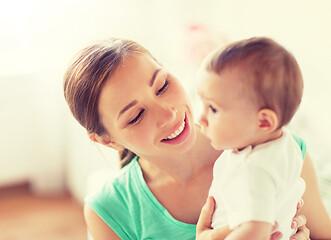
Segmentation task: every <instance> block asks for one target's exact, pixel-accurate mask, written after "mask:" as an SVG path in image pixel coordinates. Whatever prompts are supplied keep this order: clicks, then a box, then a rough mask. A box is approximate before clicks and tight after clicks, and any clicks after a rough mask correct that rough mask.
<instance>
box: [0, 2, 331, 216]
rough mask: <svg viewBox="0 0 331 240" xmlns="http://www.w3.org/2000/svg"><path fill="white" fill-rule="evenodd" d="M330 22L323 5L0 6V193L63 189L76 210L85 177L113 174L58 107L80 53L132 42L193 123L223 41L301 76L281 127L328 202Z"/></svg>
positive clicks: (108, 161)
mask: <svg viewBox="0 0 331 240" xmlns="http://www.w3.org/2000/svg"><path fill="white" fill-rule="evenodd" d="M330 12H331V1H329V0H316V1H299V0H293V1H286V0H279V1H257V0H252V1H245V0H231V1H230V0H218V1H216V0H209V1H194V0H181V1H175V0H167V1H161V0H139V1H135V0H121V1H115V0H96V1H88V0H58V1H42V0H17V1H1V6H0V27H1V28H0V29H1V31H0V53H1V54H0V111H1V118H0V127H1V138H0V148H1V150H0V187H1V186H7V185H11V184H16V183H20V182H23V181H28V182H30V183H31V186H32V188H33V190H34V191H35V192H36V193H38V194H51V195H54V194H60V193H62V192H63V191H64V190H65V189H67V190H69V191H70V192H71V193H72V194H73V195H74V196H75V197H76V198H77V199H79V200H80V201H82V199H83V197H84V195H85V194H86V191H87V190H86V188H87V179H88V178H89V176H90V175H91V174H93V173H94V172H95V171H96V170H98V169H105V168H108V169H118V163H117V153H116V152H115V151H113V150H110V149H104V148H103V147H101V146H100V147H96V145H95V144H93V143H91V142H90V141H89V139H88V138H87V136H86V133H85V131H84V129H83V128H82V127H80V126H79V125H78V123H77V122H75V120H74V119H73V117H72V116H71V115H70V113H69V111H68V109H67V106H66V103H65V101H64V99H63V93H62V76H63V74H64V72H65V69H66V67H67V65H68V63H69V61H70V59H71V57H72V56H73V55H74V54H75V53H76V52H77V51H78V50H80V49H81V48H82V47H84V46H86V45H87V44H89V43H92V42H94V41H96V40H100V39H105V38H108V37H125V38H131V39H133V40H136V41H138V42H139V43H141V44H142V45H144V46H145V47H147V48H148V49H150V50H151V52H152V53H153V54H154V55H155V56H156V57H157V58H159V59H160V61H161V62H162V63H164V65H165V67H166V68H168V69H170V71H171V72H172V73H173V74H174V75H176V76H177V77H178V78H179V79H181V81H182V82H183V84H184V86H185V87H186V88H187V90H188V92H189V93H190V96H191V97H192V100H193V102H194V103H195V104H196V105H195V108H196V111H197V114H196V115H198V111H199V107H198V104H197V100H196V97H195V72H196V70H197V66H198V65H199V63H200V61H201V59H202V57H203V56H204V55H205V54H206V53H207V52H208V51H210V50H211V49H213V48H214V47H216V46H218V45H223V44H225V43H227V42H229V41H234V40H239V39H242V38H248V37H252V36H268V37H271V38H273V39H275V40H276V41H278V42H279V43H281V44H283V45H284V46H285V47H286V48H287V49H289V50H290V51H291V52H292V53H293V54H294V55H295V56H296V58H297V60H298V62H299V64H300V66H301V69H302V72H303V76H304V82H305V89H304V97H303V102H302V105H301V107H300V109H299V112H298V113H297V115H296V116H295V118H294V120H293V122H292V123H291V125H290V127H291V128H292V129H294V130H295V131H296V132H297V133H298V134H299V135H301V136H302V137H303V138H304V139H305V140H306V141H307V143H308V151H309V152H310V154H311V156H312V158H313V160H314V161H315V166H316V167H317V170H318V173H319V179H320V182H321V185H322V187H321V191H322V192H323V196H324V199H326V200H325V201H329V202H331V196H330V195H328V194H330V192H331V190H330V189H331V177H330V176H331V163H330V162H331V159H330V158H331V157H330V156H331V150H330V149H331V143H330V140H329V136H330V134H331V125H330V123H331V110H330V109H331V108H330V104H331V97H330V92H331V71H330V66H331V44H330V43H331V15H330ZM330 206H331V204H330ZM330 209H331V207H330V208H329V211H330ZM330 212H331V211H330Z"/></svg>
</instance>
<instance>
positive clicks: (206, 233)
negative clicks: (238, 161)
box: [195, 196, 276, 240]
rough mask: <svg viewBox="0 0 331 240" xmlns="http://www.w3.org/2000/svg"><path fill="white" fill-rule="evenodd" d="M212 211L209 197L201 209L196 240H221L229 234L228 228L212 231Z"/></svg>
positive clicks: (213, 208) (212, 205) (212, 203)
mask: <svg viewBox="0 0 331 240" xmlns="http://www.w3.org/2000/svg"><path fill="white" fill-rule="evenodd" d="M214 211H215V200H214V198H213V197H211V196H209V197H208V199H207V202H206V204H205V205H204V206H203V208H202V209H201V213H200V217H199V220H198V223H197V232H196V238H195V239H196V240H204V239H206V240H207V239H209V240H216V239H217V240H223V239H225V237H226V236H227V235H229V234H230V233H231V230H230V229H229V228H218V229H215V230H213V228H212V227H211V221H212V218H213V214H214ZM275 240H276V239H275Z"/></svg>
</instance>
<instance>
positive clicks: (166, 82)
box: [156, 80, 169, 96]
mask: <svg viewBox="0 0 331 240" xmlns="http://www.w3.org/2000/svg"><path fill="white" fill-rule="evenodd" d="M168 86H169V81H168V80H166V81H165V82H164V84H163V86H162V87H161V88H160V89H159V90H157V92H156V96H158V95H160V94H161V93H164V92H166V91H167V89H168Z"/></svg>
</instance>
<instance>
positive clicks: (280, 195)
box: [209, 128, 305, 239]
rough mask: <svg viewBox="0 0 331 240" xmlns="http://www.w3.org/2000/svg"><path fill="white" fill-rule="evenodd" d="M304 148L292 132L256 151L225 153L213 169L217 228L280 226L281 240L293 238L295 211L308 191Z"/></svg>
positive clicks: (214, 223) (212, 190)
mask: <svg viewBox="0 0 331 240" xmlns="http://www.w3.org/2000/svg"><path fill="white" fill-rule="evenodd" d="M302 164H303V159H302V153H301V150H300V147H299V146H298V144H297V143H296V141H295V140H294V139H293V137H292V136H291V134H290V133H289V132H288V130H286V129H284V128H283V135H282V136H281V137H280V138H278V139H276V140H273V141H270V142H267V143H263V144H260V145H257V146H255V147H254V148H252V147H251V146H249V147H246V148H245V149H243V150H241V151H238V150H226V151H224V152H223V153H222V154H221V156H220V157H219V159H217V161H216V162H215V165H214V171H213V172H214V173H213V174H214V178H213V182H212V185H211V188H210V191H209V195H211V196H213V197H214V198H215V201H216V209H215V213H214V215H213V221H212V226H213V228H218V227H223V226H226V225H229V227H230V228H231V229H234V228H236V227H237V226H239V225H240V224H242V223H245V222H248V221H262V222H268V223H270V224H271V225H274V223H275V221H277V222H278V223H279V228H278V229H277V231H280V232H281V233H282V234H283V238H282V239H289V237H290V236H291V235H293V233H294V232H295V231H294V230H293V229H291V222H292V218H293V217H294V215H295V213H296V206H297V203H298V202H299V200H300V198H301V197H302V195H303V193H304V190H305V182H304V180H303V179H302V178H300V174H301V169H302Z"/></svg>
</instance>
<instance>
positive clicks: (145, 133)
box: [98, 54, 195, 157]
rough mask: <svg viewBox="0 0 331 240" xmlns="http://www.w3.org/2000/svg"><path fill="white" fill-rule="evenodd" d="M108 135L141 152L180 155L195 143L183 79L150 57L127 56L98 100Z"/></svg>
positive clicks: (190, 112)
mask: <svg viewBox="0 0 331 240" xmlns="http://www.w3.org/2000/svg"><path fill="white" fill-rule="evenodd" d="M98 107H99V114H100V118H101V121H102V123H103V125H104V126H105V128H106V129H107V131H108V133H109V137H110V139H111V140H112V141H113V142H115V143H117V144H120V145H122V146H123V147H125V148H127V149H129V150H131V151H133V152H134V153H136V154H138V155H139V156H141V157H143V156H147V155H148V156H153V155H154V156H157V155H161V154H162V155H163V154H168V155H169V154H170V155H171V154H172V153H173V154H178V153H183V152H185V151H187V150H189V149H190V148H191V147H192V146H193V143H194V142H195V130H194V125H193V116H192V111H191V105H190V101H189V99H188V97H187V95H186V93H185V91H184V89H183V87H182V85H181V84H180V83H179V81H178V80H177V79H176V78H175V77H174V76H172V75H171V74H170V73H168V72H167V70H165V69H164V68H162V67H161V66H160V65H159V64H158V63H156V62H155V61H154V60H153V59H152V58H151V57H149V56H147V55H143V54H136V55H132V56H129V57H127V58H126V59H125V60H124V62H123V64H122V65H121V66H120V67H119V69H118V70H117V71H116V72H115V73H114V74H113V75H112V76H111V77H110V78H109V79H108V80H107V82H106V83H105V85H104V87H103V89H102V91H101V94H100V99H99V106H98Z"/></svg>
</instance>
